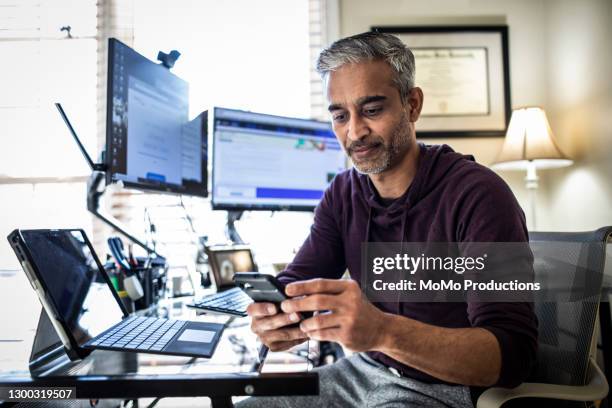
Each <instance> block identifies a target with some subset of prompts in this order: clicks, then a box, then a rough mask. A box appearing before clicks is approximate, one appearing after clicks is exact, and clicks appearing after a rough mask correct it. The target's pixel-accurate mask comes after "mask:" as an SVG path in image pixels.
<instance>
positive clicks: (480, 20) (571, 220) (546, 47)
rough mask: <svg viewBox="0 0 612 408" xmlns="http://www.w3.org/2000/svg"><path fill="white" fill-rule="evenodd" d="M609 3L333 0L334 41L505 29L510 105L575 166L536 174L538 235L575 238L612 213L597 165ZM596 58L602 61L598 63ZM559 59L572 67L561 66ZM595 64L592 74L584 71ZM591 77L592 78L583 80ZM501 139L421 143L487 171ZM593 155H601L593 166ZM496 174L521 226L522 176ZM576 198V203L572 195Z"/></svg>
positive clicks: (611, 192) (604, 136)
mask: <svg viewBox="0 0 612 408" xmlns="http://www.w3.org/2000/svg"><path fill="white" fill-rule="evenodd" d="M611 3H612V2H610V1H609V0H599V1H598V0H584V1H572V0H567V1H562V0H428V1H420V0H380V1H377V2H375V3H373V2H371V1H366V0H340V35H341V36H347V35H352V34H356V33H359V32H363V31H368V30H369V29H370V27H371V26H374V25H427V24H437V25H451V24H466V25H472V24H474V25H476V24H507V25H508V26H509V45H510V84H511V85H510V88H511V90H510V92H511V97H512V107H513V108H514V107H518V106H524V105H539V106H542V107H544V108H545V109H546V110H547V112H548V114H549V119H550V121H551V126H552V128H553V130H554V131H555V133H556V134H557V136H558V138H559V142H560V144H561V147H562V148H564V149H565V151H566V153H568V154H570V155H571V156H572V157H576V158H577V164H576V166H574V167H572V168H570V169H564V170H554V171H547V172H540V173H539V176H540V188H539V190H538V195H537V215H538V229H540V230H579V229H586V228H595V227H596V226H601V225H604V224H612V217H611V215H612V212H610V211H608V210H607V203H608V202H610V199H612V187H610V183H609V182H608V181H607V179H608V178H609V176H611V175H612V171H611V170H612V166H611V165H610V164H609V163H608V162H607V161H606V160H605V157H606V156H609V153H610V152H611V151H610V150H611V149H612V147H609V146H610V145H609V144H608V145H606V144H605V141H606V140H609V139H611V137H610V136H611V135H610V133H612V130H608V129H606V128H605V125H606V123H605V122H606V119H607V118H612V110H611V106H612V105H611V104H610V98H611V92H610V91H611V90H610V83H611V80H610V77H611V74H610V72H612V69H610V58H611V57H610V54H612V53H611V52H610V51H608V50H607V49H605V47H606V46H607V47H608V48H609V44H606V40H607V39H609V38H612V36H611V35H610V28H609V26H610V24H611V23H612V18H610V4H611ZM575 19H576V21H575ZM597 43H599V44H601V45H596V44H597ZM567 45H570V46H569V49H568V48H566V47H567ZM600 54H604V55H605V58H603V60H604V61H603V62H602V61H601V59H602V57H601V55H600ZM568 59H569V60H571V61H572V62H571V64H567V61H568ZM596 63H597V64H598V67H597V68H593V66H594V65H595V64H596ZM606 69H607V70H606ZM595 73H597V77H594V76H593V75H592V74H595ZM606 73H607V74H606ZM585 82H586V86H585ZM567 85H569V88H568V87H567ZM577 88H578V89H579V91H578V90H577ZM605 112H607V113H608V116H607V118H606V116H605ZM587 122H588V123H587ZM608 122H610V119H608ZM502 141H503V139H502V138H478V139H469V138H463V139H432V140H429V141H428V142H430V143H448V144H450V145H451V146H453V148H455V150H457V151H460V152H462V153H471V154H473V155H474V156H475V157H476V160H477V161H478V162H480V163H482V164H485V165H489V164H491V163H492V162H493V160H494V159H495V157H496V155H497V153H498V152H499V149H500V148H501V144H502ZM606 146H607V147H606ZM594 150H597V151H599V152H600V153H603V154H602V155H601V157H600V158H599V159H598V158H596V157H595V153H594ZM606 153H607V154H606ZM500 175H501V176H502V177H503V178H504V179H505V180H506V181H507V182H508V184H509V185H510V187H511V188H512V190H513V191H514V193H515V195H516V197H517V198H518V200H519V202H520V203H521V206H522V207H523V208H524V210H525V212H526V214H527V216H528V218H530V217H531V215H530V214H529V205H528V204H529V201H528V194H527V190H526V189H525V187H524V181H523V178H524V173H522V172H501V173H500ZM577 194H580V195H582V196H581V197H576V195H577ZM587 213H588V215H587Z"/></svg>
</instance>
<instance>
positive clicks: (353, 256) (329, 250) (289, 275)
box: [279, 144, 537, 387]
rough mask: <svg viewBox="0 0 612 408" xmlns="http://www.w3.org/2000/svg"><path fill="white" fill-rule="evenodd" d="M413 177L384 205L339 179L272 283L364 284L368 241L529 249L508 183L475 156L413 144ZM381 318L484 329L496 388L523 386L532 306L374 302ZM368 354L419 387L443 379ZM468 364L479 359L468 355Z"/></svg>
mask: <svg viewBox="0 0 612 408" xmlns="http://www.w3.org/2000/svg"><path fill="white" fill-rule="evenodd" d="M419 147H420V158H419V165H418V169H417V173H416V176H415V178H414V180H413V182H412V184H411V185H410V187H409V188H408V190H407V191H406V193H404V195H403V196H402V197H400V198H399V199H396V200H393V201H392V202H390V203H389V202H385V201H384V200H381V198H380V197H379V195H378V193H377V192H376V189H375V188H374V186H373V184H372V182H371V181H370V179H369V177H368V176H366V175H363V174H360V173H358V172H357V171H356V170H355V169H350V170H347V171H345V172H343V173H341V174H338V175H337V176H336V177H335V179H334V180H333V182H332V183H331V185H330V186H329V188H328V189H327V190H326V191H325V194H324V197H323V199H322V200H321V202H320V204H319V206H318V207H317V209H316V210H315V219H314V224H313V225H312V227H311V231H310V235H309V236H308V238H307V239H306V241H305V242H304V245H303V246H302V247H301V248H300V251H299V252H298V253H297V255H296V256H295V258H294V260H293V262H292V263H291V264H290V265H289V266H288V267H287V269H286V270H285V271H283V272H282V273H281V274H280V275H279V278H280V280H281V281H282V282H283V283H285V284H286V283H289V282H292V281H295V280H304V279H312V278H328V279H338V278H340V277H341V276H342V274H343V273H344V271H345V270H346V269H347V268H348V271H349V273H350V275H351V278H352V279H354V280H356V281H357V282H361V279H360V278H361V274H362V271H361V268H362V265H361V261H362V258H361V244H362V242H364V241H368V242H459V243H462V242H464V243H465V242H526V241H528V234H527V228H526V226H525V217H524V214H523V211H522V210H521V208H520V206H519V204H518V203H517V201H516V199H515V197H514V195H513V194H512V192H511V191H510V188H509V187H508V186H507V185H506V183H505V182H504V181H503V180H502V179H501V178H500V177H499V176H497V175H496V174H495V173H494V172H492V171H491V170H489V169H488V168H486V167H484V166H481V165H480V164H477V163H476V162H475V161H474V158H473V157H472V156H465V155H462V154H459V153H456V152H454V151H453V149H451V148H450V147H449V146H447V145H441V146H438V145H434V146H426V145H422V144H419ZM375 305H376V306H377V307H378V308H380V309H381V310H384V311H385V312H390V313H395V314H400V315H403V316H407V317H409V318H412V319H415V320H419V321H421V322H424V323H429V324H432V325H436V326H441V327H453V328H458V327H481V328H484V329H487V330H489V331H491V332H492V333H493V334H494V335H495V337H496V338H497V340H498V341H499V345H500V348H501V355H502V367H501V374H500V377H499V381H498V383H497V384H496V385H498V386H505V387H514V386H516V385H518V384H520V383H521V382H523V381H524V380H525V379H526V377H527V375H528V374H529V371H530V369H531V366H532V364H533V362H534V361H535V357H536V350H537V319H536V317H535V315H534V313H533V306H532V305H531V304H529V303H469V302H468V303H408V302H402V303H400V302H398V303H395V304H394V303H375ZM369 354H370V356H371V357H372V358H374V359H376V360H378V361H380V362H382V363H383V364H385V365H388V366H391V367H394V368H396V369H398V370H399V371H400V372H401V373H402V374H403V375H406V376H409V377H412V378H415V379H417V380H420V381H424V382H431V383H441V382H443V381H441V380H439V379H437V378H435V377H432V376H430V375H428V374H426V373H424V372H422V371H419V370H417V369H415V368H412V367H410V366H407V365H405V364H402V363H400V362H398V361H396V360H394V359H392V358H390V357H389V356H387V355H385V354H383V353H379V352H370V353H369ZM474 358H477V359H482V358H486V356H482V355H480V354H479V350H477V349H474Z"/></svg>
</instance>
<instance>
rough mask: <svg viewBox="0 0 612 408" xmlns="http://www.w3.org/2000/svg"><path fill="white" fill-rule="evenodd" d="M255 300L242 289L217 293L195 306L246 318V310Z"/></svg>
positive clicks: (204, 298)
mask: <svg viewBox="0 0 612 408" xmlns="http://www.w3.org/2000/svg"><path fill="white" fill-rule="evenodd" d="M251 303H253V300H252V299H251V298H250V297H249V295H247V294H246V293H244V292H243V291H242V289H240V288H233V289H230V290H226V291H224V292H217V293H214V294H212V295H208V296H205V297H203V298H202V299H199V300H197V301H194V303H193V306H194V307H197V308H200V309H205V310H212V311H215V312H219V313H229V314H234V315H239V316H246V315H247V313H246V309H247V306H248V305H249V304H251Z"/></svg>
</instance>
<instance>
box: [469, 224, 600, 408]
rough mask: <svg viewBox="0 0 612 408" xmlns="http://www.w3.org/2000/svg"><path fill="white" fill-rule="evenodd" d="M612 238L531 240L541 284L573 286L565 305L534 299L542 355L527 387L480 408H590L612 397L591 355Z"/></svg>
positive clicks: (491, 394)
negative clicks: (534, 407) (607, 255)
mask: <svg viewBox="0 0 612 408" xmlns="http://www.w3.org/2000/svg"><path fill="white" fill-rule="evenodd" d="M611 234H612V227H604V228H600V229H598V230H596V231H592V232H531V233H530V234H529V238H530V246H531V249H532V251H533V255H534V272H535V275H536V280H537V281H540V282H541V281H543V280H544V281H545V280H546V278H552V279H549V282H553V283H554V280H555V276H556V277H557V279H559V280H560V281H562V282H563V281H565V282H568V281H571V282H573V284H571V285H568V286H571V288H569V293H568V296H565V297H563V299H562V301H555V302H553V301H551V299H550V298H547V299H538V298H537V297H536V298H535V299H534V310H535V313H536V315H537V317H538V320H539V325H538V332H539V336H538V354H537V362H536V364H535V367H534V368H533V370H532V373H531V375H530V377H529V378H528V380H527V382H525V383H523V384H521V385H519V386H518V387H516V388H512V389H507V388H498V387H493V388H489V389H488V390H486V391H485V392H484V393H483V394H482V395H481V396H480V397H479V398H478V401H477V404H476V407H477V408H491V407H500V406H502V404H504V407H508V406H510V407H512V406H520V407H526V406H538V407H543V406H555V407H560V406H568V407H574V406H578V407H586V406H589V405H588V403H589V402H592V401H597V400H601V399H603V398H605V397H606V396H607V395H608V382H607V380H606V377H605V376H604V374H603V373H602V371H601V369H600V368H599V367H598V366H597V364H596V362H595V360H594V358H593V356H592V354H593V353H594V352H596V340H597V330H596V323H597V314H598V310H599V302H600V296H601V288H602V282H603V272H604V266H605V258H606V255H605V251H606V243H607V241H608V239H609V238H610V236H611ZM562 274H569V275H562ZM568 279H569V280H568ZM557 289H560V288H557ZM566 300H567V301H566ZM604 306H605V307H608V304H605V305H604ZM511 400H512V401H511ZM506 403H507V404H506Z"/></svg>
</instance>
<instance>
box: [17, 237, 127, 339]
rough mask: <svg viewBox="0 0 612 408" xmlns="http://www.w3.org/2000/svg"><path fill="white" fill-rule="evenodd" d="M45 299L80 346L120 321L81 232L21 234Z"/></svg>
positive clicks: (119, 311)
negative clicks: (49, 300)
mask: <svg viewBox="0 0 612 408" xmlns="http://www.w3.org/2000/svg"><path fill="white" fill-rule="evenodd" d="M22 236H23V239H24V240H25V243H26V246H27V247H28V249H29V251H30V254H31V255H32V261H33V263H34V266H35V268H36V269H37V270H38V274H39V279H40V280H42V283H43V285H44V287H45V288H46V292H47V294H48V296H49V297H50V298H51V301H52V302H53V306H54V308H55V310H56V311H57V313H58V314H59V315H60V316H61V319H62V320H63V321H64V323H65V325H66V326H67V327H68V328H69V330H70V331H71V332H72V336H73V337H74V339H75V340H76V342H77V344H78V345H79V346H82V345H83V344H84V343H86V342H87V341H88V340H90V339H91V338H93V337H95V336H97V335H99V334H100V333H102V332H103V331H104V330H106V329H108V328H110V326H112V325H114V324H116V323H118V322H120V321H121V319H122V317H123V316H124V315H123V311H122V309H121V307H120V306H119V304H118V303H117V300H116V298H115V296H114V295H113V293H112V292H111V290H112V289H111V287H110V286H109V284H108V283H107V281H106V280H105V276H104V275H103V274H102V273H101V272H100V270H99V268H98V265H97V264H96V261H95V260H94V257H93V249H92V248H91V246H90V245H89V244H88V241H87V240H86V239H85V236H84V233H83V232H82V231H80V230H51V231H49V230H38V231H36V230H32V231H22Z"/></svg>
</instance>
